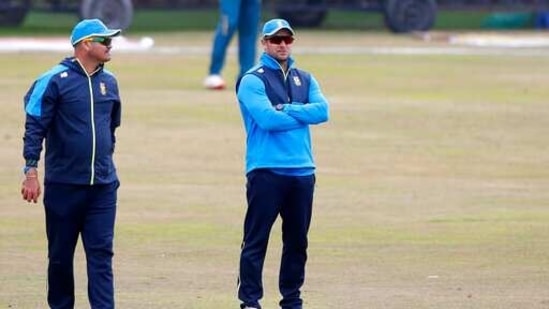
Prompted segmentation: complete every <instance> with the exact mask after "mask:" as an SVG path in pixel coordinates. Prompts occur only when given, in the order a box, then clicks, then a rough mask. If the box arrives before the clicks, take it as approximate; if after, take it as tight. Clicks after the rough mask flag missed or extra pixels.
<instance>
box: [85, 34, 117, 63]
mask: <svg viewBox="0 0 549 309" xmlns="http://www.w3.org/2000/svg"><path fill="white" fill-rule="evenodd" d="M86 41H87V43H88V44H89V49H88V56H89V57H90V58H93V59H95V60H97V61H98V62H102V63H104V62H107V61H109V60H111V53H110V51H111V48H112V44H111V42H112V39H111V38H106V37H92V38H89V39H87V40H86Z"/></svg>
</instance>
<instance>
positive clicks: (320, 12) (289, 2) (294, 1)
mask: <svg viewBox="0 0 549 309" xmlns="http://www.w3.org/2000/svg"><path fill="white" fill-rule="evenodd" d="M324 2H325V0H282V1H277V3H278V4H277V8H276V12H277V14H278V16H279V17H280V18H283V19H285V20H287V21H288V22H289V23H290V25H292V27H305V28H314V27H318V26H320V24H322V21H324V18H325V17H326V13H327V9H326V7H325V5H324Z"/></svg>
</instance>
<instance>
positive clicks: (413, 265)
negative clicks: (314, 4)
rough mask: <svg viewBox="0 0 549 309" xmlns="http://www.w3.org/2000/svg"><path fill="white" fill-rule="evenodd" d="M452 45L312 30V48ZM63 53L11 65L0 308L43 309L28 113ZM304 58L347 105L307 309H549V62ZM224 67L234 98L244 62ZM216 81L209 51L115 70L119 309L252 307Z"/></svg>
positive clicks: (327, 152)
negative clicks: (27, 152) (30, 99)
mask: <svg viewBox="0 0 549 309" xmlns="http://www.w3.org/2000/svg"><path fill="white" fill-rule="evenodd" d="M154 38H155V41H156V42H157V44H158V45H159V46H162V47H166V46H196V47H205V46H209V44H210V43H211V41H210V40H211V31H209V30H208V31H188V32H168V33H160V32H159V33H156V34H154ZM297 44H299V45H297ZM430 44H433V45H430ZM441 44H442V43H440V42H435V43H426V42H422V41H418V40H414V39H412V38H411V37H408V36H392V35H388V34H387V32H384V31H383V32H374V31H366V32H364V33H357V31H355V30H351V31H320V30H311V31H305V30H302V31H300V32H299V40H298V41H297V42H296V48H297V47H300V48H301V47H307V48H318V47H319V46H322V47H324V46H328V47H329V46H351V47H356V48H360V47H380V46H381V47H384V46H387V47H395V46H406V47H418V46H420V47H429V46H438V47H440V46H441ZM63 56H64V55H62V54H55V53H51V54H50V53H16V54H0V66H1V67H2V68H3V73H2V76H1V77H0V102H2V103H1V104H0V114H1V115H2V117H3V118H2V124H1V126H0V130H1V131H0V138H1V139H2V147H1V148H0V162H2V164H1V165H0V204H1V205H2V207H0V235H1V238H0V265H1V267H0V278H1V280H0V307H6V308H9V307H11V308H46V305H45V269H46V268H45V267H46V266H45V265H46V263H47V258H46V253H45V250H46V240H45V235H44V218H43V215H44V214H43V209H42V207H43V206H42V205H41V203H39V204H38V205H26V203H24V202H23V201H21V198H20V196H19V185H20V181H21V166H22V164H23V159H22V158H21V144H22V143H21V135H22V132H23V131H22V130H23V127H22V126H23V110H22V106H21V100H22V96H23V94H24V93H25V91H26V90H27V88H28V87H29V85H30V83H31V82H32V81H33V80H34V78H36V76H38V74H40V73H41V72H43V71H44V70H46V69H48V68H49V67H51V66H52V65H53V64H55V63H57V62H58V61H59V60H60V58H62V57H63ZM296 57H297V61H298V63H299V65H300V66H301V67H302V68H305V69H307V70H310V71H312V72H313V73H314V74H315V76H316V78H317V79H318V80H319V81H320V83H321V85H322V87H323V90H324V93H325V95H326V96H327V97H328V99H329V101H330V106H331V120H330V122H329V123H327V124H325V125H322V126H319V127H315V128H314V129H313V138H314V146H315V153H316V159H317V163H318V171H317V176H318V185H317V188H316V202H315V209H314V218H313V224H312V227H311V232H310V250H309V253H310V255H309V260H308V266H307V279H306V284H305V286H304V288H303V297H304V299H305V302H306V305H307V307H308V308H314V309H328V308H330V309H331V308H347V307H351V308H389V309H393V308H395V309H399V308H414V309H415V308H419V309H421V308H494V309H495V308H497V309H514V308H535V309H537V308H546V307H547V304H549V297H548V296H547V292H546V291H547V290H549V281H548V280H547V278H549V266H548V265H549V243H548V242H547V239H548V238H549V228H548V226H549V210H548V209H547V205H548V202H549V191H548V190H547V188H548V187H549V170H548V169H547V166H549V148H548V144H547V136H548V135H549V130H548V128H547V123H548V122H549V112H548V110H547V108H546V107H547V106H546V105H547V104H546V102H547V97H549V89H548V88H547V86H546V85H548V84H549V76H548V75H547V72H546V71H547V69H546V68H547V67H549V57H547V56H535V57H530V56H528V57H526V56H524V57H523V56H512V55H507V54H506V53H501V54H493V55H485V56H472V55H413V56H412V55H396V54H395V55H385V54H369V53H362V54H360V53H357V54H346V55H339V54H337V53H330V54H316V53H309V54H307V53H305V54H304V53H300V54H296ZM227 61H228V63H227V67H226V69H225V71H224V76H226V77H227V80H228V81H229V84H230V85H229V89H231V87H232V82H233V80H231V77H232V76H235V74H236V62H237V61H236V59H235V58H234V55H229V57H228V59H227ZM207 64H208V55H207V54H206V53H205V54H195V55H187V54H185V53H177V54H173V55H166V54H155V53H151V54H148V53H143V54H123V53H114V54H113V61H112V63H109V64H108V67H109V69H110V70H111V71H113V72H115V73H116V75H117V76H118V79H119V83H120V87H121V95H122V99H123V106H124V107H123V121H122V126H121V128H120V130H119V131H118V139H117V141H118V145H117V153H116V157H115V159H116V162H117V165H118V168H119V172H120V177H121V182H122V186H121V187H120V192H119V193H120V194H119V208H118V214H117V226H116V242H115V276H116V287H117V301H118V307H119V308H132V309H134V308H135V309H139V308H183V309H194V308H198V309H209V308H234V307H236V306H237V305H238V301H237V300H236V298H235V287H236V274H237V266H238V254H239V245H240V238H241V233H242V220H243V215H244V212H245V197H244V181H245V179H244V175H243V161H242V160H243V153H244V150H243V145H244V135H243V129H242V124H241V119H240V114H239V110H238V107H237V104H236V103H235V97H234V93H233V92H232V91H231V90H227V91H220V92H211V91H205V90H203V89H202V88H201V81H202V78H203V77H204V74H205V72H206V67H207ZM41 169H43V166H42V165H41ZM280 242H281V239H280V222H277V224H276V225H275V227H274V229H273V233H272V239H271V241H270V244H269V251H268V257H267V260H266V265H265V272H264V283H265V299H264V302H263V304H264V307H265V308H275V307H276V304H277V301H278V292H277V276H278V265H279V256H280ZM85 282H86V277H85V264H84V256H83V253H82V249H81V247H80V246H79V247H78V251H77V257H76V292H77V307H78V308H81V307H86V304H87V301H86V283H85Z"/></svg>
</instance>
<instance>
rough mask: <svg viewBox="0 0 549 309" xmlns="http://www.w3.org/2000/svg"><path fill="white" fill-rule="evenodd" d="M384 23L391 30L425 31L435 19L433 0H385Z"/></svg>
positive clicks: (435, 8)
mask: <svg viewBox="0 0 549 309" xmlns="http://www.w3.org/2000/svg"><path fill="white" fill-rule="evenodd" d="M384 9H385V11H384V18H385V24H386V25H387V27H388V28H389V29H390V30H391V31H393V32H411V31H426V30H429V29H431V28H432V27H433V25H434V24H435V19H436V12H437V5H436V1H435V0H385V4H384Z"/></svg>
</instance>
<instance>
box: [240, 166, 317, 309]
mask: <svg viewBox="0 0 549 309" xmlns="http://www.w3.org/2000/svg"><path fill="white" fill-rule="evenodd" d="M314 186H315V176H314V175H310V176H286V175H279V174H275V173H273V172H271V171H268V170H263V169H259V170H254V171H251V172H250V173H248V175H247V184H246V190H247V191H246V197H247V200H248V209H247V212H246V217H245V219H244V239H243V242H242V251H241V254H240V270H239V282H238V297H239V299H240V300H241V302H242V304H241V306H242V307H245V306H250V307H256V308H260V304H259V300H260V299H261V298H262V297H263V283H262V272H263V264H264V261H265V255H266V253H267V245H268V242H269V234H270V232H271V228H272V226H273V224H274V222H275V220H276V218H277V217H278V215H280V217H281V219H282V243H283V247H282V259H281V264H280V273H279V290H280V293H281V295H282V300H281V301H280V306H281V307H282V308H284V309H299V308H302V303H303V301H302V299H301V298H300V288H301V286H302V285H303V282H304V280H305V263H306V261H307V246H308V240H307V234H308V231H309V226H310V223H311V215H312V205H313V193H314Z"/></svg>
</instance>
